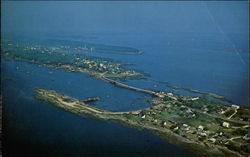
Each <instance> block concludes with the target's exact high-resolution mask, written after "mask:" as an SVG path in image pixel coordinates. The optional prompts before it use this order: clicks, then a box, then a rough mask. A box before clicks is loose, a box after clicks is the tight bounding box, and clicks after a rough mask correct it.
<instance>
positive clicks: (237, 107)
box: [231, 104, 240, 109]
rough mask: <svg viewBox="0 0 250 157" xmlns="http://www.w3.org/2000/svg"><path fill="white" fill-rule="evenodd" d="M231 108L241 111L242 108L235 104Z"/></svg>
mask: <svg viewBox="0 0 250 157" xmlns="http://www.w3.org/2000/svg"><path fill="white" fill-rule="evenodd" d="M231 107H232V108H235V109H239V108H240V106H238V105H234V104H233V105H231Z"/></svg>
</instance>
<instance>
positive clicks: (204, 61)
mask: <svg viewBox="0 0 250 157" xmlns="http://www.w3.org/2000/svg"><path fill="white" fill-rule="evenodd" d="M246 4H247V2H244V1H243V2H3V5H2V9H3V11H2V13H3V15H2V20H3V21H2V24H1V25H2V28H4V29H3V30H4V31H2V38H14V39H17V38H30V40H33V39H35V38H36V39H42V40H45V41H46V39H60V40H69V42H73V41H82V42H90V43H99V44H107V45H115V46H127V47H133V48H136V49H139V50H141V51H143V52H144V54H142V55H119V54H104V53H95V52H93V53H89V54H87V55H90V56H99V57H105V58H110V59H114V60H117V61H122V62H124V63H131V64H132V65H130V66H127V68H133V69H137V70H141V71H144V72H145V73H148V74H150V76H147V77H146V79H145V80H130V81H127V82H126V83H127V84H133V85H135V86H138V87H142V88H149V89H154V90H166V89H167V88H166V84H164V83H161V82H168V83H169V84H172V85H176V86H180V87H185V88H191V89H197V90H201V91H205V92H211V93H215V94H218V95H222V96H224V97H226V98H228V99H230V100H232V101H234V102H235V103H237V104H239V105H249V92H248V90H249V83H248V82H249V76H248V71H249V61H248V58H249V50H248V48H249V45H248V35H246V34H247V32H248V31H249V27H248V24H247V19H248V15H247V10H248V9H247V5H246ZM17 67H18V69H17ZM1 70H2V77H3V78H12V79H13V80H12V81H10V80H2V92H3V104H4V113H3V120H4V130H3V131H4V142H5V143H4V152H5V153H6V154H8V155H9V156H17V155H19V156H20V154H25V155H26V156H34V155H35V156H53V157H54V156H58V157H59V156H60V157H61V156H86V157H89V156H100V157H103V156H152V157H161V156H171V157H172V156H194V155H193V154H191V153H189V152H188V151H187V150H184V149H183V148H181V147H180V146H176V145H173V144H170V143H168V142H166V141H163V140H162V139H161V138H159V137H158V136H155V135H153V134H152V133H150V132H147V131H139V130H136V129H132V128H128V127H125V126H120V125H118V124H114V123H110V122H102V121H97V120H93V119H89V118H85V117H80V116H77V115H74V114H71V113H68V112H65V111H62V110H60V109H57V108H54V107H53V106H51V105H49V104H46V103H42V102H39V101H36V100H34V99H33V97H32V95H33V94H34V89H35V88H48V89H53V90H57V91H58V92H60V93H63V94H66V95H69V96H72V97H75V98H78V99H84V98H86V97H90V96H99V97H100V98H101V101H100V102H98V103H94V104H93V105H94V106H96V107H99V108H103V109H107V110H112V111H129V110H135V109H141V108H145V107H148V106H149V104H148V103H147V102H145V101H144V98H145V99H147V98H149V97H148V96H147V95H145V94H141V93H137V92H134V91H129V90H125V89H119V88H115V87H113V86H111V85H110V84H107V83H105V82H102V81H100V80H96V79H93V78H90V77H88V76H87V75H84V74H77V73H70V72H66V71H63V70H57V71H54V70H51V69H47V68H44V67H38V66H37V65H33V64H28V63H23V62H16V61H13V60H11V59H9V58H2V63H1ZM49 72H52V74H51V73H49ZM179 92H180V93H181V91H179ZM189 94H191V93H189ZM141 98H143V99H141Z"/></svg>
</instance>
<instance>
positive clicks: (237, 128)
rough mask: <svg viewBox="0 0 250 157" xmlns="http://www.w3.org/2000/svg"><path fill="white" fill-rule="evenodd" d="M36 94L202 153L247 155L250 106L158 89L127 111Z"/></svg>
mask: <svg viewBox="0 0 250 157" xmlns="http://www.w3.org/2000/svg"><path fill="white" fill-rule="evenodd" d="M34 98H35V99H37V100H39V101H42V102H46V103H48V104H51V105H53V106H55V107H57V108H60V109H63V110H65V111H67V112H71V113H74V114H77V115H81V116H86V117H89V118H94V119H97V120H103V121H112V122H116V123H119V124H122V125H125V126H129V127H133V128H136V129H145V130H149V131H151V132H152V133H154V134H156V135H158V136H160V137H161V138H163V139H165V140H166V141H168V142H170V143H173V144H178V145H181V146H183V147H184V148H186V149H187V150H189V151H191V152H193V153H196V154H198V155H201V156H208V157H210V156H211V157H212V156H213V157H214V156H221V157H224V156H225V157H226V156H227V157H228V156H238V157H241V156H247V155H248V154H249V150H248V144H249V141H250V136H249V133H248V129H249V122H248V118H249V108H246V107H239V106H237V105H234V104H233V105H224V104H220V103H218V102H214V101H210V100H207V99H206V98H202V97H188V96H178V95H173V94H172V93H164V92H155V96H154V97H153V98H152V100H151V101H150V103H151V105H152V106H151V107H149V108H145V109H141V110H136V111H128V112H113V111H107V110H102V109H98V108H95V107H93V106H91V105H89V104H86V101H80V100H77V99H74V98H71V97H69V96H66V95H63V94H60V93H58V92H56V91H54V90H46V89H39V88H37V89H35V94H34Z"/></svg>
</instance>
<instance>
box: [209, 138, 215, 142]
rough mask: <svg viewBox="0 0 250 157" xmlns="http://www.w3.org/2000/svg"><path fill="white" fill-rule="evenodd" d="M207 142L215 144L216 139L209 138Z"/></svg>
mask: <svg viewBox="0 0 250 157" xmlns="http://www.w3.org/2000/svg"><path fill="white" fill-rule="evenodd" d="M208 141H209V142H211V143H215V142H216V139H215V138H210V139H209V140H208Z"/></svg>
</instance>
